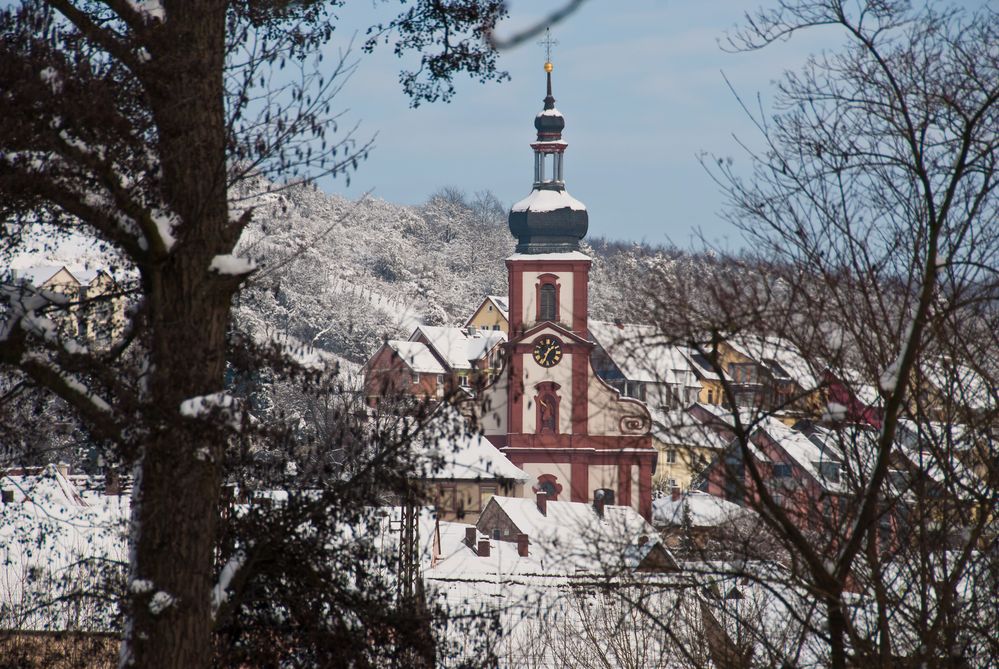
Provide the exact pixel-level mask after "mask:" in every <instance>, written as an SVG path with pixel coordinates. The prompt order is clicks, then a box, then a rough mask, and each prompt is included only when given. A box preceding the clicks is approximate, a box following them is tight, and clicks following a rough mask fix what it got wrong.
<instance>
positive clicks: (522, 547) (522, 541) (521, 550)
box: [517, 534, 528, 557]
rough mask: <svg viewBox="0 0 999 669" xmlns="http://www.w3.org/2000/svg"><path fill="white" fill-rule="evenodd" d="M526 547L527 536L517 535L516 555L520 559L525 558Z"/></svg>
mask: <svg viewBox="0 0 999 669" xmlns="http://www.w3.org/2000/svg"><path fill="white" fill-rule="evenodd" d="M527 546H528V541H527V535H526V534H518V535H517V555H519V556H520V557H527Z"/></svg>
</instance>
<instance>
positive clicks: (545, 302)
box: [538, 283, 556, 321]
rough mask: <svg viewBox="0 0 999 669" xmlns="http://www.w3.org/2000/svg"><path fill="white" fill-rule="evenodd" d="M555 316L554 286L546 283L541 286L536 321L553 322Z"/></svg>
mask: <svg viewBox="0 0 999 669" xmlns="http://www.w3.org/2000/svg"><path fill="white" fill-rule="evenodd" d="M555 318H556V316H555V286H554V284H551V283H546V284H544V285H542V286H541V291H540V300H539V306H538V320H541V321H554V320H555Z"/></svg>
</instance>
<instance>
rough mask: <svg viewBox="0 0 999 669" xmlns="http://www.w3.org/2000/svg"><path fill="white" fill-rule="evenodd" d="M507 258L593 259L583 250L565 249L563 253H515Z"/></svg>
mask: <svg viewBox="0 0 999 669" xmlns="http://www.w3.org/2000/svg"><path fill="white" fill-rule="evenodd" d="M506 259H507V260H593V259H592V258H590V256H588V255H586V254H585V253H583V252H581V251H563V252H561V253H514V254H513V255H512V256H508V257H507V258H506Z"/></svg>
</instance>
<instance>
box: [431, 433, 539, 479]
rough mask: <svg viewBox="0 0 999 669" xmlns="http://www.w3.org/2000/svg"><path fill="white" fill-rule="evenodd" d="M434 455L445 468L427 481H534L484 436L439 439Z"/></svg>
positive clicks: (433, 450)
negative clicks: (494, 479) (440, 458)
mask: <svg viewBox="0 0 999 669" xmlns="http://www.w3.org/2000/svg"><path fill="white" fill-rule="evenodd" d="M431 451H432V453H433V454H435V455H439V456H440V457H442V458H443V460H444V467H443V469H441V470H439V471H435V472H433V473H431V474H430V475H429V476H428V478H432V479H435V480H436V479H479V478H483V479H492V478H503V479H512V480H515V481H529V480H531V477H530V476H528V475H527V472H525V471H524V470H523V469H521V468H520V467H517V466H515V465H514V464H513V463H512V462H510V459H509V458H507V457H506V456H505V455H503V453H501V452H500V451H499V449H497V448H496V447H495V446H493V445H492V444H491V443H489V440H487V439H486V438H485V437H483V436H482V435H481V434H461V435H458V436H455V437H448V438H442V439H439V440H437V441H436V443H434V444H433V447H432V449H431Z"/></svg>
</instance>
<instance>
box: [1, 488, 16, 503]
mask: <svg viewBox="0 0 999 669" xmlns="http://www.w3.org/2000/svg"><path fill="white" fill-rule="evenodd" d="M0 495H2V499H3V503H4V504H13V503H14V491H13V490H11V489H10V488H4V489H3V490H0Z"/></svg>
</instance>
